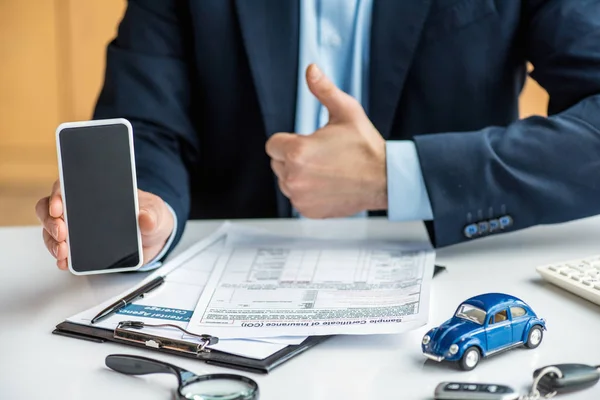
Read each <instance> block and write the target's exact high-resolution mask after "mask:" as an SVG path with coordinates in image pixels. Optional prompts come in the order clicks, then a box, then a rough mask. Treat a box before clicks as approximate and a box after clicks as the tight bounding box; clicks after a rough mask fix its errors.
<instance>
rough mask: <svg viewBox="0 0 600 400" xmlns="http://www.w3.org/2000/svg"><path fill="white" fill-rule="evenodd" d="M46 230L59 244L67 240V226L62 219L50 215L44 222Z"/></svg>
mask: <svg viewBox="0 0 600 400" xmlns="http://www.w3.org/2000/svg"><path fill="white" fill-rule="evenodd" d="M44 229H45V230H46V232H48V233H49V234H50V235H51V236H52V238H54V240H56V241H57V242H59V243H60V242H64V241H65V240H67V224H66V223H65V221H64V220H63V219H62V218H53V217H51V216H50V215H48V216H47V217H46V219H45V220H44Z"/></svg>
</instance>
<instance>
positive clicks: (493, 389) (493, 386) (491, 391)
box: [487, 385, 498, 393]
mask: <svg viewBox="0 0 600 400" xmlns="http://www.w3.org/2000/svg"><path fill="white" fill-rule="evenodd" d="M497 390H498V386H496V385H490V386H488V387H487V391H488V392H490V393H496V391H497Z"/></svg>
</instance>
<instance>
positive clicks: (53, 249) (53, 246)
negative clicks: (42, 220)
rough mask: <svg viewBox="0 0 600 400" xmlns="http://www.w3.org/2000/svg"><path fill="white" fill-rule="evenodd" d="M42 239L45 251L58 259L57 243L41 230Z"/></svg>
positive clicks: (46, 232)
mask: <svg viewBox="0 0 600 400" xmlns="http://www.w3.org/2000/svg"><path fill="white" fill-rule="evenodd" d="M42 237H43V238H44V244H45V245H46V249H48V251H49V252H50V254H52V257H54V258H57V257H58V242H57V241H56V240H54V239H53V238H52V236H50V234H49V233H48V231H46V230H45V229H43V230H42Z"/></svg>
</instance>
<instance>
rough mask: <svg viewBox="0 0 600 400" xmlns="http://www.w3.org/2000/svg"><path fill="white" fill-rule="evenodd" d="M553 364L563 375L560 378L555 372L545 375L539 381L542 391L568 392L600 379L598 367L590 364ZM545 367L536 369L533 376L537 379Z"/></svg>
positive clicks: (593, 383) (583, 387) (591, 384)
mask: <svg viewBox="0 0 600 400" xmlns="http://www.w3.org/2000/svg"><path fill="white" fill-rule="evenodd" d="M551 366H552V367H556V368H558V369H559V370H560V372H562V375H563V376H562V377H561V378H559V377H558V376H557V375H556V374H554V373H549V374H547V375H545V376H543V377H542V378H541V379H540V381H539V383H538V388H539V389H540V391H543V392H546V393H551V392H557V393H567V392H571V391H575V390H580V389H585V388H588V387H590V386H593V385H595V384H596V383H597V382H598V380H599V379H600V372H599V371H598V369H597V368H596V367H592V366H590V365H585V364H557V365H551ZM544 368H546V367H544ZM544 368H539V369H536V370H535V371H534V373H533V378H534V379H535V378H536V377H537V376H538V375H539V373H540V372H541V371H542V370H543V369H544Z"/></svg>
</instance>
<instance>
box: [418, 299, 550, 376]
mask: <svg viewBox="0 0 600 400" xmlns="http://www.w3.org/2000/svg"><path fill="white" fill-rule="evenodd" d="M545 330H546V321H545V320H544V319H541V318H538V317H537V315H536V314H535V313H534V312H533V310H532V309H531V307H529V306H528V305H527V304H525V302H523V301H522V300H520V299H518V298H516V297H514V296H510V295H507V294H502V293H487V294H482V295H479V296H475V297H472V298H470V299H468V300H466V301H465V302H464V303H462V304H461V305H460V306H459V307H458V308H457V310H456V313H455V314H454V317H452V318H451V319H449V320H448V321H446V322H444V323H443V324H442V325H440V326H439V327H437V328H433V329H431V330H430V331H429V332H427V334H426V335H425V336H424V337H423V341H422V345H421V347H422V349H423V353H424V354H425V356H426V357H427V358H430V359H432V360H435V361H438V362H439V361H442V360H448V361H458V363H459V365H460V367H461V368H462V369H463V370H465V371H470V370H472V369H473V368H475V367H476V366H477V364H478V363H479V361H480V360H481V358H483V357H487V356H491V355H493V354H496V353H499V352H502V351H505V350H510V349H513V348H515V347H519V346H522V345H525V346H526V347H528V348H530V349H535V348H536V347H538V346H539V345H540V343H541V342H542V338H543V335H544V333H543V331H545Z"/></svg>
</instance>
